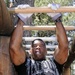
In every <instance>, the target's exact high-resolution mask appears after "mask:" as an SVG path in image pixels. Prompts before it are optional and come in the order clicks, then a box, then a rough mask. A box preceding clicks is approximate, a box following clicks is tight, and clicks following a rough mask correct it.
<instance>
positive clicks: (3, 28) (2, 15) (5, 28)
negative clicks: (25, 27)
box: [0, 0, 14, 36]
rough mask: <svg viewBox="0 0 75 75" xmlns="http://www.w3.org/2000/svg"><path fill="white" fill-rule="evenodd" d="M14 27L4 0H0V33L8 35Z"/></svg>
mask: <svg viewBox="0 0 75 75" xmlns="http://www.w3.org/2000/svg"><path fill="white" fill-rule="evenodd" d="M13 29H14V26H13V23H12V19H11V17H10V13H9V12H8V10H7V6H6V4H5V2H4V0H0V35H7V36H8V35H10V34H11V33H12V31H13Z"/></svg>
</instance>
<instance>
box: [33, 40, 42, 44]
mask: <svg viewBox="0 0 75 75" xmlns="http://www.w3.org/2000/svg"><path fill="white" fill-rule="evenodd" d="M37 43H41V44H43V42H42V41H40V40H35V41H34V43H33V44H37Z"/></svg>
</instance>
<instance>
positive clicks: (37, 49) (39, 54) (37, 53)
mask: <svg viewBox="0 0 75 75" xmlns="http://www.w3.org/2000/svg"><path fill="white" fill-rule="evenodd" d="M46 54H47V50H46V45H45V42H44V41H43V40H41V39H35V40H33V41H32V45H31V55H32V58H33V59H34V60H43V59H45V56H46Z"/></svg>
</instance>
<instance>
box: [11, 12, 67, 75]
mask: <svg viewBox="0 0 75 75" xmlns="http://www.w3.org/2000/svg"><path fill="white" fill-rule="evenodd" d="M48 15H49V13H48ZM18 16H19V15H18ZM49 16H50V15H49ZM60 16H61V14H60V13H58V14H57V15H55V16H53V17H52V19H53V20H54V22H55V25H56V35H57V41H58V47H57V48H56V49H55V52H54V55H53V57H52V58H50V59H46V54H47V49H46V45H45V43H44V41H43V40H41V39H35V40H33V41H32V45H31V49H30V52H31V58H29V57H27V54H26V51H25V50H24V49H23V47H22V45H21V43H22V36H23V25H24V20H23V19H22V17H20V16H19V18H20V19H19V20H18V24H17V27H16V28H15V30H14V32H13V34H12V36H11V39H10V56H11V60H12V62H13V64H14V67H15V69H16V71H17V73H18V75H61V73H62V69H63V65H64V63H65V62H66V60H67V57H68V39H67V35H66V31H65V29H64V27H63V24H62V21H61V17H60Z"/></svg>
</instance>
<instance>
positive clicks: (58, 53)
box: [54, 48, 68, 64]
mask: <svg viewBox="0 0 75 75" xmlns="http://www.w3.org/2000/svg"><path fill="white" fill-rule="evenodd" d="M67 57H68V51H67V50H60V49H59V48H56V49H55V52H54V59H55V60H56V61H57V62H58V63H59V64H64V63H65V62H66V60H67Z"/></svg>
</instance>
